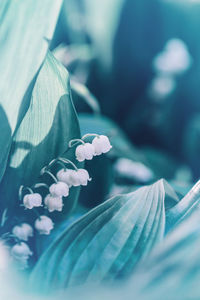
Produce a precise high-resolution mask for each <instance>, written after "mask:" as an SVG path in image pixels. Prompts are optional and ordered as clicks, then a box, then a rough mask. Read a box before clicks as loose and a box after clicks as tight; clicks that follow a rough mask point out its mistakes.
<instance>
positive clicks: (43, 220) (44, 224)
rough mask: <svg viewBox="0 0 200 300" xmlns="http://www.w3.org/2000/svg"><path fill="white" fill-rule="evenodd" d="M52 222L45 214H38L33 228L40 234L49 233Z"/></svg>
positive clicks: (52, 225)
mask: <svg viewBox="0 0 200 300" xmlns="http://www.w3.org/2000/svg"><path fill="white" fill-rule="evenodd" d="M53 227H54V224H53V221H52V220H51V219H50V218H49V217H47V216H40V217H39V218H38V219H37V220H36V221H35V229H37V230H38V231H39V233H40V234H46V235H48V234H50V232H51V230H52V229H53Z"/></svg>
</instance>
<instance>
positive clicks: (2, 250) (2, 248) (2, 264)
mask: <svg viewBox="0 0 200 300" xmlns="http://www.w3.org/2000/svg"><path fill="white" fill-rule="evenodd" d="M9 261H10V256H9V252H8V247H7V246H6V245H5V244H4V242H3V241H0V271H2V270H5V269H6V268H7V267H8V265H9Z"/></svg>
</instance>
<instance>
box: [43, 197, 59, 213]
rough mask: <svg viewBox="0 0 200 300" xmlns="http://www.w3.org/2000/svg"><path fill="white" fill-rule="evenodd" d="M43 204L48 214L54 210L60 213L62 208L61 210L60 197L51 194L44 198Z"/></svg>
mask: <svg viewBox="0 0 200 300" xmlns="http://www.w3.org/2000/svg"><path fill="white" fill-rule="evenodd" d="M44 203H45V205H46V207H47V208H48V211H49V212H53V211H55V210H57V211H62V208H63V200H62V197H56V196H52V195H51V194H48V195H47V196H46V197H45V198H44Z"/></svg>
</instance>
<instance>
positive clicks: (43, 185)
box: [33, 183, 49, 189]
mask: <svg viewBox="0 0 200 300" xmlns="http://www.w3.org/2000/svg"><path fill="white" fill-rule="evenodd" d="M33 187H34V188H35V189H39V188H41V187H45V188H47V189H49V186H48V185H47V184H46V183H36V184H35V185H34V186H33Z"/></svg>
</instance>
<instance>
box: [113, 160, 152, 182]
mask: <svg viewBox="0 0 200 300" xmlns="http://www.w3.org/2000/svg"><path fill="white" fill-rule="evenodd" d="M115 170H116V172H117V173H118V174H119V175H121V176H124V177H127V178H130V179H134V180H137V181H140V182H144V183H145V182H148V181H150V180H152V179H153V177H154V174H153V172H152V171H151V170H150V169H149V168H148V167H147V166H145V165H144V164H142V163H140V162H134V161H132V160H130V159H126V158H120V159H118V160H117V162H116V163H115Z"/></svg>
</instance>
